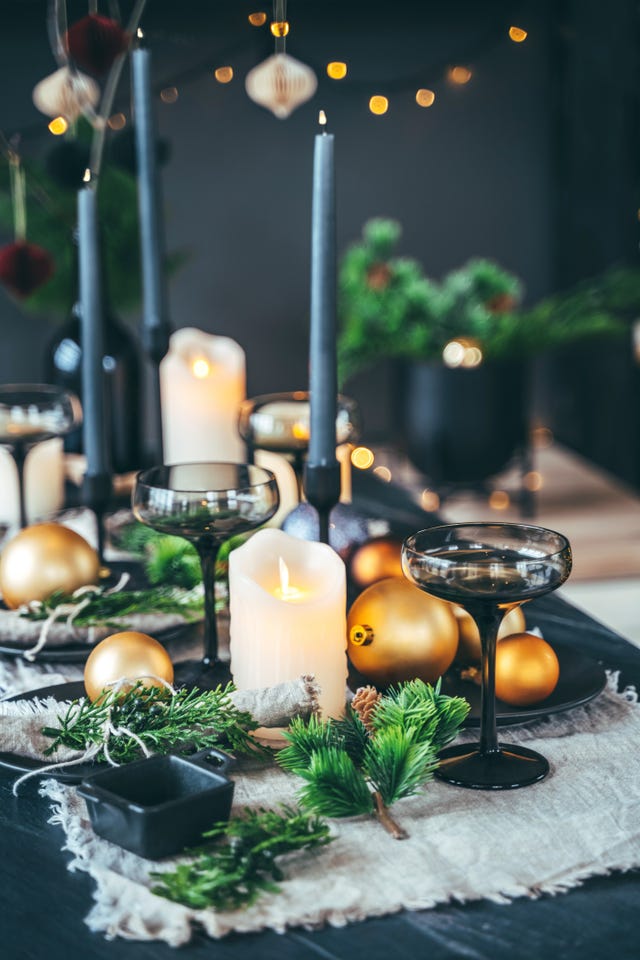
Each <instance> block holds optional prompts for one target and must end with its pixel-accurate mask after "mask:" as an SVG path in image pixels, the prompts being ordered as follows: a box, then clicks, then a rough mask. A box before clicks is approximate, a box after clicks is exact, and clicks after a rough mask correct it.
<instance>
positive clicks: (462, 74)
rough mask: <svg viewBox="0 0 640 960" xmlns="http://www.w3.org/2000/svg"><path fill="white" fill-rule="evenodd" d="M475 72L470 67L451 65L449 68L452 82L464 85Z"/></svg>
mask: <svg viewBox="0 0 640 960" xmlns="http://www.w3.org/2000/svg"><path fill="white" fill-rule="evenodd" d="M472 76H473V74H472V73H471V70H469V68H468V67H450V68H449V80H451V82H452V83H456V84H457V85H458V86H464V84H465V83H469V80H471V77H472Z"/></svg>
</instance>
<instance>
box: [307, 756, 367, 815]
mask: <svg viewBox="0 0 640 960" xmlns="http://www.w3.org/2000/svg"><path fill="white" fill-rule="evenodd" d="M301 776H303V777H304V779H305V780H306V781H307V782H306V784H305V785H304V787H302V789H301V790H300V792H299V794H298V799H299V801H300V803H301V804H302V806H303V807H308V808H309V809H310V810H313V811H314V812H315V813H318V814H320V815H321V816H326V817H356V816H358V815H359V814H362V813H372V811H373V798H372V796H371V791H370V790H369V788H368V786H367V781H366V780H365V778H364V776H363V775H362V773H361V772H360V771H359V770H358V768H357V767H356V765H355V763H354V762H353V760H352V759H351V757H350V756H349V755H348V754H347V753H345V752H344V750H340V749H339V748H338V747H322V748H321V749H320V750H316V751H315V752H314V753H313V754H312V756H311V760H310V762H309V766H308V767H307V769H306V770H305V771H304V772H303V773H302V774H301Z"/></svg>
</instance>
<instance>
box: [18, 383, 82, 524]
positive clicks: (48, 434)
mask: <svg viewBox="0 0 640 960" xmlns="http://www.w3.org/2000/svg"><path fill="white" fill-rule="evenodd" d="M81 422H82V408H81V406H80V401H79V400H78V398H77V397H76V395H75V394H74V393H71V392H70V391H69V390H65V389H64V388H63V387H56V386H53V385H50V384H41V383H10V384H2V385H0V445H2V446H3V447H5V448H6V449H7V450H8V451H9V453H10V454H11V455H12V457H13V459H14V461H15V464H16V469H17V471H18V493H19V508H20V526H21V527H25V526H26V525H27V516H26V504H25V494H24V464H25V460H26V458H27V455H28V453H29V451H30V450H31V448H32V447H34V446H35V445H36V444H38V443H42V442H43V441H44V440H51V439H53V438H54V437H62V436H64V435H65V434H67V433H69V432H70V431H71V430H73V429H75V428H76V427H77V426H79V424H80V423H81Z"/></svg>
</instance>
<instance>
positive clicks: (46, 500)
mask: <svg viewBox="0 0 640 960" xmlns="http://www.w3.org/2000/svg"><path fill="white" fill-rule="evenodd" d="M24 476H25V500H26V506H27V520H28V521H29V523H33V522H34V521H35V520H41V519H43V518H44V517H47V516H49V515H50V514H52V513H55V512H56V511H57V510H61V509H62V506H63V503H64V457H63V452H62V440H60V439H58V438H57V437H54V439H53V440H45V441H44V442H43V443H38V444H37V445H36V446H35V447H33V448H32V449H31V450H30V451H29V453H28V454H27V459H26V461H25V465H24ZM18 496H19V495H18V472H17V469H16V465H15V463H14V460H13V457H12V456H11V454H10V453H9V452H8V450H3V449H2V448H0V523H7V524H9V525H11V526H14V525H16V524H18V523H19V520H20V508H19V499H18Z"/></svg>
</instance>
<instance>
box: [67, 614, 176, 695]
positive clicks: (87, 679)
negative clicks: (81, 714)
mask: <svg viewBox="0 0 640 960" xmlns="http://www.w3.org/2000/svg"><path fill="white" fill-rule="evenodd" d="M158 677H159V678H160V679H156V678H158ZM116 680H128V681H130V684H129V685H128V686H129V687H130V686H133V684H134V683H135V682H136V681H137V680H140V682H141V683H142V684H143V685H144V686H145V687H161V686H163V684H162V680H165V681H166V682H167V683H173V664H172V663H171V657H170V656H169V654H168V653H167V651H166V650H165V648H164V647H163V646H162V644H161V643H160V642H159V641H158V640H155V639H154V638H153V637H150V636H149V635H148V634H146V633H139V632H138V631H137V630H124V631H122V632H121V633H113V634H111V636H110V637H105V639H104V640H101V641H100V643H98V644H96V646H95V647H94V648H93V650H92V651H91V653H90V654H89V657H88V659H87V662H86V664H85V668H84V687H85V690H86V691H87V696H88V697H89V699H90V700H92V701H93V700H97V699H98V697H100V696H101V695H102V694H103V693H104V691H105V690H107V689H108V688H109V684H112V683H114V682H115V681H116ZM125 689H127V687H126V686H125Z"/></svg>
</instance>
